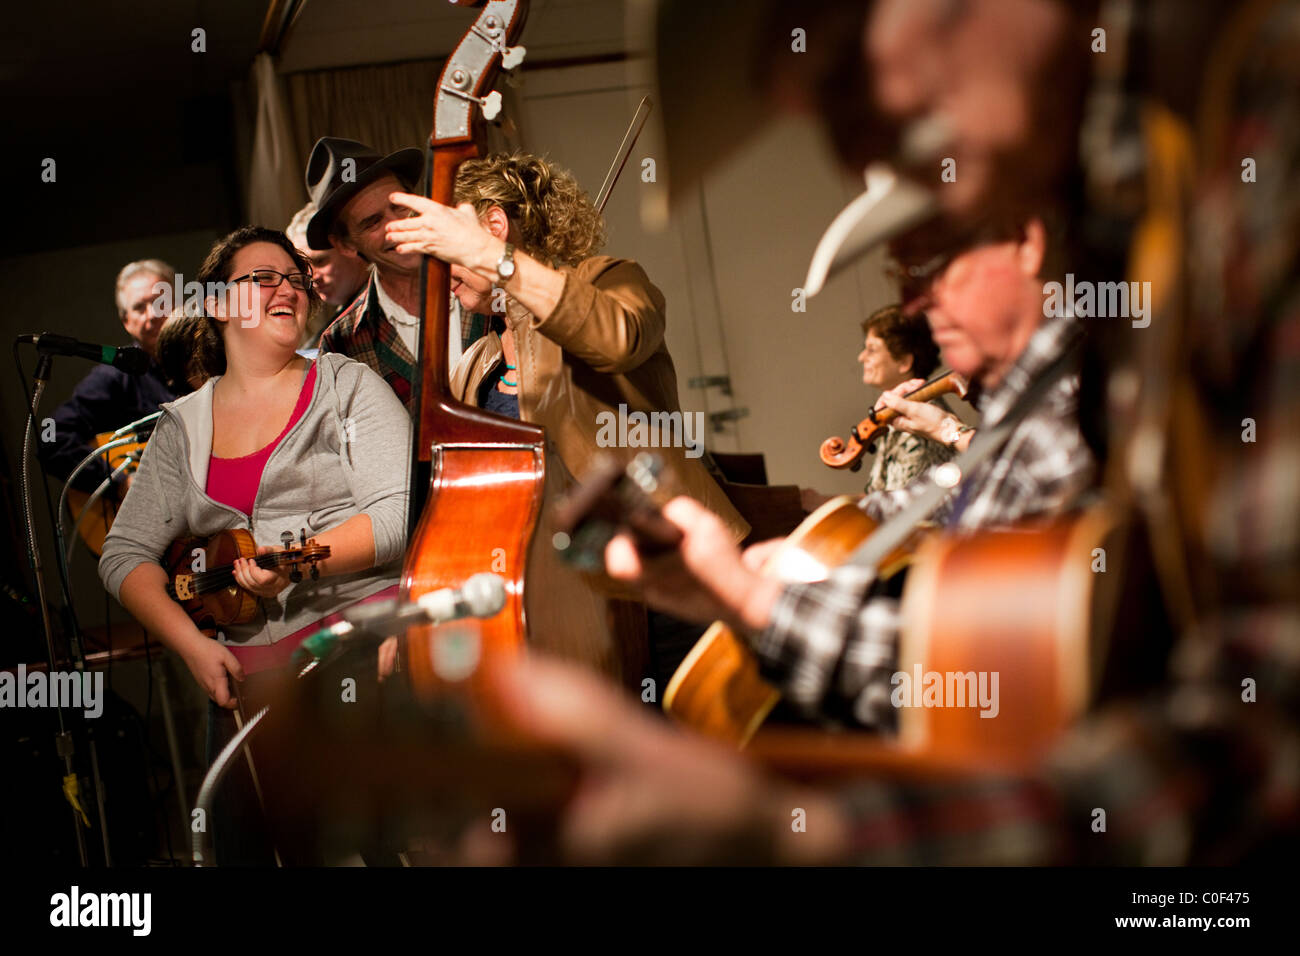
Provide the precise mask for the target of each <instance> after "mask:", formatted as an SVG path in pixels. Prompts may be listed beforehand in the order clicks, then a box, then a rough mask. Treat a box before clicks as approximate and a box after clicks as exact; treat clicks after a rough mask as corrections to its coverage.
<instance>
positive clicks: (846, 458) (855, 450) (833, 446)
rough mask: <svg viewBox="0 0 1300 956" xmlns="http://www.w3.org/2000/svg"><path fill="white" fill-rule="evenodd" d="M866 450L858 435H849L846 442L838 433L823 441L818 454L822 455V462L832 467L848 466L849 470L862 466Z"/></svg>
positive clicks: (855, 469)
mask: <svg viewBox="0 0 1300 956" xmlns="http://www.w3.org/2000/svg"><path fill="white" fill-rule="evenodd" d="M865 452H866V448H865V446H863V445H862V443H861V442H859V441H858V438H857V435H856V434H852V435H849V440H848V441H847V442H846V441H845V440H844V439H843V438H840V437H839V436H838V435H832V436H831V437H830V438H828V439H826V440H825V441H824V442H822V446H821V449H820V450H819V451H818V454H819V455H820V457H821V460H822V464H825V465H829V466H830V467H831V468H847V469H849V471H857V470H858V469H860V468H861V467H862V455H863V454H864V453H865Z"/></svg>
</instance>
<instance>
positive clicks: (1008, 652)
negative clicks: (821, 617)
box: [557, 462, 1131, 778]
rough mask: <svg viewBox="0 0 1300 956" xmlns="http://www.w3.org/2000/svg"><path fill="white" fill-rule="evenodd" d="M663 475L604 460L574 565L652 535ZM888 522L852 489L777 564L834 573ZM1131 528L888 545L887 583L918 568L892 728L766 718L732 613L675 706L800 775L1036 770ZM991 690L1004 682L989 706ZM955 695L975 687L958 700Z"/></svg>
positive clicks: (583, 511) (1076, 691)
mask: <svg viewBox="0 0 1300 956" xmlns="http://www.w3.org/2000/svg"><path fill="white" fill-rule="evenodd" d="M633 464H634V465H636V464H637V463H636V462H634V463H633ZM652 472H653V469H647V468H646V467H645V466H644V464H642V465H641V466H640V467H639V468H638V469H636V470H635V473H634V474H633V475H631V476H624V477H623V478H613V477H611V475H610V474H609V472H608V470H606V471H604V472H603V473H600V474H597V475H596V476H595V479H596V481H597V483H598V484H600V485H603V486H604V488H605V492H604V493H601V492H600V490H599V489H596V488H592V487H590V485H588V487H587V488H586V490H585V491H584V492H583V493H582V494H581V495H578V496H575V499H574V504H573V505H572V506H571V507H570V508H569V509H568V510H567V511H565V512H563V513H562V515H561V517H560V519H559V520H558V522H557V523H559V524H561V525H563V526H566V527H568V528H569V530H568V532H567V535H566V539H565V542H564V543H565V544H566V546H567V549H568V550H569V551H573V552H576V554H574V555H572V556H571V560H575V561H578V562H585V563H591V564H594V562H595V561H596V560H598V555H600V554H603V550H604V544H605V543H606V542H608V540H609V539H610V537H612V536H613V534H614V533H616V532H617V531H618V530H620V529H627V530H629V531H630V532H631V533H632V534H633V536H634V537H636V538H637V540H638V546H639V547H640V546H641V541H642V540H643V537H644V532H645V529H646V528H648V527H650V524H649V522H650V520H651V519H650V517H649V515H650V512H652V511H653V510H655V509H657V507H658V504H657V502H655V501H654V500H652V498H651V496H650V492H651V491H653V490H655V489H654V488H653V482H652V481H651V480H649V479H648V478H647V474H650V473H652ZM584 484H587V483H584ZM638 494H640V498H639V500H636V499H637V498H638ZM633 502H635V503H633ZM620 508H621V509H623V511H622V513H621V514H620V513H619V509H620ZM660 520H663V519H662V516H660ZM875 528H876V524H875V522H874V521H873V520H872V519H871V518H870V517H869V516H868V515H867V514H866V513H865V512H863V511H862V510H861V509H860V508H858V507H857V505H856V504H855V503H854V502H853V500H852V499H851V498H847V497H843V498H838V499H834V500H832V501H829V502H827V503H826V504H825V505H823V506H822V507H821V508H819V509H818V510H817V511H816V512H814V513H813V514H812V515H810V516H809V517H808V519H807V520H806V521H805V522H804V523H803V524H802V525H800V527H799V528H798V529H796V530H795V532H794V533H793V534H791V535H790V537H789V538H788V539H787V540H786V541H785V542H784V543H783V544H782V546H781V547H780V548H779V549H778V550H777V551H776V552H774V553H773V554H772V555H771V556H770V557H769V559H768V561H767V563H766V564H765V569H766V571H767V572H768V573H773V574H777V575H778V576H780V577H782V578H783V579H785V580H790V581H817V580H823V579H825V578H826V577H827V576H828V575H829V574H830V572H831V571H832V570H833V569H834V568H835V567H836V566H838V565H839V564H841V563H843V562H844V561H845V560H847V559H848V558H849V557H850V556H851V555H852V554H853V552H854V551H855V550H856V549H857V547H858V545H860V544H861V543H862V542H863V541H865V540H866V539H867V538H868V537H869V536H870V535H871V534H872V533H873V531H874V530H875ZM674 530H675V529H674ZM1129 530H1130V529H1129V528H1128V527H1127V526H1126V525H1124V524H1123V523H1122V522H1121V521H1120V520H1119V518H1118V517H1117V514H1116V513H1115V512H1114V511H1112V510H1111V509H1110V508H1109V507H1107V506H1105V505H1097V506H1094V507H1091V508H1089V509H1086V510H1084V511H1081V512H1079V513H1077V514H1073V515H1070V516H1067V517H1063V518H1060V519H1058V520H1055V521H1052V522H1050V523H1045V524H1036V525H1033V526H1029V525H1027V526H1025V527H1022V528H1015V529H1009V530H998V531H986V532H981V533H977V534H974V535H970V536H965V537H959V536H951V535H949V536H941V535H933V534H931V535H922V536H920V537H921V540H920V541H919V543H918V537H917V536H914V537H913V538H912V539H911V541H909V542H908V546H910V547H914V548H915V550H914V551H912V553H911V554H910V556H909V554H908V553H907V551H908V547H903V548H900V549H898V550H897V551H895V552H894V553H892V554H890V555H889V556H887V557H886V558H885V560H884V561H883V562H882V563H881V567H880V568H879V569H878V574H879V575H880V576H881V577H882V578H889V577H891V576H893V575H896V574H898V573H900V572H902V571H903V570H904V569H905V570H906V579H905V581H904V585H903V597H902V604H901V609H900V613H901V616H902V622H903V623H902V635H901V643H900V647H899V655H898V664H897V668H898V669H897V671H896V672H895V675H894V681H893V687H892V689H893V694H894V696H895V701H894V703H895V706H897V707H898V709H899V721H898V734H897V735H896V737H894V738H885V737H882V736H881V735H879V734H876V733H866V732H860V731H840V732H835V731H830V732H828V731H827V730H826V729H806V728H787V727H763V722H764V720H765V719H766V718H767V716H768V714H769V713H770V712H771V710H772V708H773V707H774V706H775V705H776V703H777V702H778V700H779V698H780V695H779V692H778V691H777V690H776V688H774V687H773V686H772V685H771V684H769V683H767V682H766V681H764V680H763V679H762V677H761V675H760V674H759V669H758V663H757V659H756V658H755V657H754V655H753V653H752V652H751V651H750V650H749V648H748V646H747V645H746V644H745V642H744V641H743V640H742V639H741V638H739V637H738V636H737V635H736V634H734V633H733V632H732V631H731V629H730V628H729V627H728V626H727V625H726V624H724V623H722V622H717V623H715V624H714V625H713V626H712V627H711V628H710V629H709V631H708V632H707V633H706V634H705V635H704V636H703V637H702V638H701V639H700V641H699V642H698V643H697V645H696V646H695V648H694V649H693V650H692V651H691V653H690V654H689V655H688V656H687V657H686V659H685V660H684V661H683V662H682V664H681V666H680V667H679V668H678V670H677V673H676V674H674V675H673V678H672V681H671V682H670V683H669V686H668V688H667V690H666V692H665V694H664V709H665V710H666V711H668V712H669V713H671V714H672V715H673V716H674V717H675V718H676V719H677V720H678V721H680V722H681V723H683V724H685V725H686V726H688V727H691V728H693V729H695V730H696V731H698V732H700V733H702V734H705V735H707V736H711V737H715V738H717V739H720V740H723V741H726V742H728V743H730V744H732V745H734V746H736V747H738V748H741V747H746V746H747V745H748V752H749V753H751V755H753V756H755V757H757V758H758V759H759V760H760V761H761V762H763V763H765V764H767V765H769V766H771V767H773V768H774V769H777V770H779V771H781V772H783V773H785V774H787V775H792V776H797V777H807V778H812V777H823V776H826V775H827V774H831V775H834V774H837V773H853V772H859V773H860V772H862V771H863V770H864V769H880V770H882V771H885V770H887V771H890V772H909V773H930V772H948V771H953V770H958V769H970V768H977V769H985V770H988V769H1004V770H1008V771H1009V770H1014V769H1018V768H1022V767H1025V766H1028V765H1030V764H1031V763H1032V761H1033V760H1035V759H1036V758H1037V757H1038V756H1039V755H1040V754H1041V753H1042V751H1043V750H1044V749H1045V748H1046V747H1047V746H1048V745H1049V744H1050V743H1051V742H1052V741H1053V740H1054V739H1056V737H1057V736H1058V735H1059V734H1060V732H1061V731H1062V730H1063V729H1064V728H1065V727H1066V726H1068V725H1069V724H1070V723H1071V722H1072V721H1073V720H1075V719H1076V718H1077V717H1078V716H1079V715H1080V714H1081V713H1082V712H1083V710H1084V708H1085V707H1086V706H1087V704H1088V703H1089V701H1090V699H1091V698H1092V696H1093V694H1094V693H1095V691H1096V689H1097V688H1098V687H1099V686H1100V684H1101V677H1102V673H1103V666H1104V665H1105V663H1106V660H1107V656H1108V651H1109V643H1108V641H1109V637H1110V635H1111V634H1112V627H1111V625H1112V622H1113V621H1114V619H1115V616H1116V608H1117V606H1118V602H1119V598H1120V595H1121V590H1122V588H1123V587H1124V585H1125V584H1126V583H1127V582H1126V581H1125V578H1126V574H1127V573H1128V569H1127V568H1126V567H1124V566H1123V564H1124V561H1123V558H1124V556H1125V555H1126V554H1128V553H1130V550H1131V549H1130V548H1128V547H1127V544H1126V542H1127V536H1128V533H1129ZM670 537H671V535H667V534H660V535H658V536H657V537H655V538H652V539H651V540H650V541H649V542H648V544H649V545H650V547H651V549H652V550H653V549H658V550H662V549H664V548H666V547H667V546H668V540H669V538H670ZM981 681H983V684H981ZM981 689H983V690H984V691H991V692H992V693H991V695H989V699H988V700H987V702H986V703H982V702H981V700H980V692H981ZM954 694H955V695H956V697H961V698H962V700H961V701H960V703H959V704H958V705H954V701H955V699H956V698H955V696H954ZM945 704H946V705H947V706H945ZM760 728H762V729H761V730H760Z"/></svg>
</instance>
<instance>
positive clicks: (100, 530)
mask: <svg viewBox="0 0 1300 956" xmlns="http://www.w3.org/2000/svg"><path fill="white" fill-rule="evenodd" d="M112 440H113V432H101V433H100V434H98V435H96V436H95V447H96V448H102V447H103V446H104V445H106V444H108V443H109V442H110V441H112ZM144 445H145V443H144V442H132V443H129V444H126V445H119V446H118V447H116V448H114V449H113V450H112V451H110V452H109V453H108V455H107V461H108V467H109V469H110V470H112V469H115V468H117V466H118V465H120V464H122V462H123V461H126V460H128V459H129V460H131V461H132V462H137V461H139V460H140V456H141V455H142V454H144ZM134 470H135V468H134V465H132V466H131V467H130V468H129V469H128V471H134ZM121 489H122V486H121V485H115V486H114V487H112V488H109V489H108V490H107V491H106V492H105V493H104V494H103V495H102V496H100V498H99V500H98V501H96V502H95V504H94V506H93V507H92V508H91V510H90V511H88V512H86V507H87V505H88V504H89V503H90V495H88V494H87V493H86V492H84V491H78V490H77V489H76V488H69V489H68V511H69V512H70V513H71V515H72V520H73V522H74V523H76V526H77V534H78V535H80V536H81V540H82V541H83V542H84V543H85V545H86V547H87V548H89V549H90V550H91V552H92V553H93V554H94V555H95V557H99V556H100V555H101V554H103V553H104V539H105V538H106V537H108V530H109V528H111V527H113V520H114V519H115V518H116V517H117V506H118V505H119V504H120V503H121V501H122V491H121ZM82 512H86V513H85V514H84V516H83V514H82Z"/></svg>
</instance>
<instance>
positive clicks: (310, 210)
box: [284, 202, 316, 249]
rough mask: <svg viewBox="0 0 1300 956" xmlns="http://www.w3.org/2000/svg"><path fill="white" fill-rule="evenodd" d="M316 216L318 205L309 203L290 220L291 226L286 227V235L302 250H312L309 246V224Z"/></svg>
mask: <svg viewBox="0 0 1300 956" xmlns="http://www.w3.org/2000/svg"><path fill="white" fill-rule="evenodd" d="M314 215H316V204H315V203H314V202H308V203H307V205H305V206H303V207H302V208H301V209H299V210H298V211H297V212H296V213H294V214H293V218H292V219H290V220H289V225H287V226H285V227H284V234H285V235H286V236H288V237H289V241H290V242H292V243H293V244H294V245H295V246H297V247H298V248H300V249H307V248H310V246H308V244H307V223H309V222H311V217H312V216H314Z"/></svg>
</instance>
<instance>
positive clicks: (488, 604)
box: [460, 572, 506, 617]
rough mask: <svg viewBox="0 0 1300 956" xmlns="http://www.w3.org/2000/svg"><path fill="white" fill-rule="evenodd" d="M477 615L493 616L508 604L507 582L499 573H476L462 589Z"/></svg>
mask: <svg viewBox="0 0 1300 956" xmlns="http://www.w3.org/2000/svg"><path fill="white" fill-rule="evenodd" d="M460 593H461V596H462V597H463V598H464V601H465V605H466V607H468V608H469V612H470V614H472V615H474V616H475V617H492V616H493V615H494V614H496V613H497V612H498V611H500V610H501V609H502V608H503V607H505V606H506V582H505V580H504V579H502V577H501V575H499V574H489V573H486V572H485V573H482V574H475V575H473V576H471V577H470V579H469V580H468V581H466V582H465V584H464V585H463V586H462V587H461V589H460Z"/></svg>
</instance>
